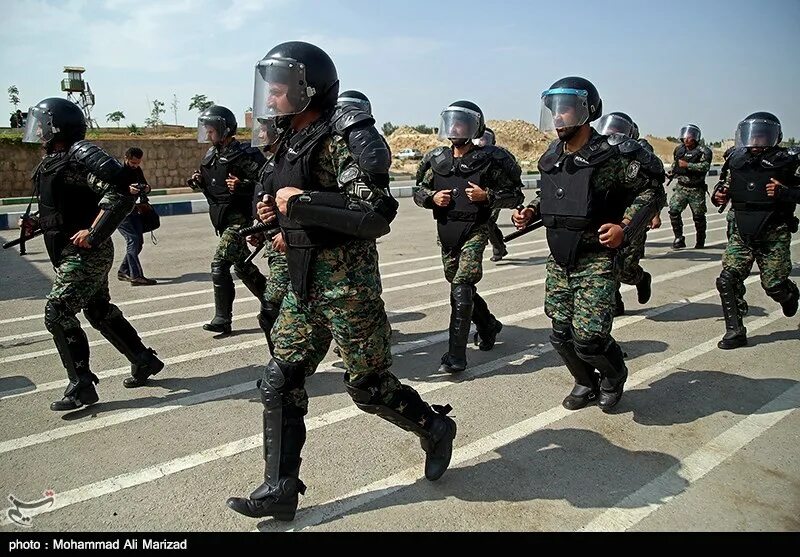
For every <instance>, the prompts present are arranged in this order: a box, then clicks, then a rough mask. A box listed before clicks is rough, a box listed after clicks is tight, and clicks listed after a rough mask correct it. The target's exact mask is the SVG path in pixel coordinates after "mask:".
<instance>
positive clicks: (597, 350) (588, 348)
mask: <svg viewBox="0 0 800 557" xmlns="http://www.w3.org/2000/svg"><path fill="white" fill-rule="evenodd" d="M572 341H573V342H574V343H575V352H577V354H578V355H579V356H580V357H581V358H583V359H584V360H586V359H587V358H593V357H596V356H601V355H603V354H605V353H606V350H608V346H609V344H611V337H592V338H591V339H589V340H580V339H578V338H577V337H575V336H574V335H573V340H572Z"/></svg>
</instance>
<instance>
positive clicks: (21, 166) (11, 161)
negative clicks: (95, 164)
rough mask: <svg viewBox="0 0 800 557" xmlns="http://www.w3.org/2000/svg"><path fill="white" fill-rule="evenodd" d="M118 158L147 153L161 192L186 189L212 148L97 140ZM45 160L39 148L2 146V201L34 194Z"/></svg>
mask: <svg viewBox="0 0 800 557" xmlns="http://www.w3.org/2000/svg"><path fill="white" fill-rule="evenodd" d="M93 143H96V144H97V145H99V146H100V147H102V148H103V149H105V150H106V151H108V152H109V153H111V154H112V155H114V156H115V157H119V158H120V160H121V159H122V157H123V155H124V154H125V150H126V149H127V148H128V147H134V146H135V147H139V148H141V149H142V150H143V151H144V159H143V161H142V169H143V170H144V175H145V177H146V178H147V181H148V182H149V183H150V184H151V185H152V186H153V187H157V188H175V187H183V186H185V185H186V179H187V178H188V177H189V176H191V175H192V172H194V170H195V169H197V167H198V166H199V164H200V159H201V158H202V157H203V155H204V154H205V152H206V151H207V150H208V147H209V145H206V144H199V143H197V140H195V139H147V138H137V137H125V138H121V139H98V140H93ZM40 159H41V150H40V148H39V147H38V146H37V145H29V144H8V143H0V198H2V197H22V196H26V195H29V194H30V191H31V181H30V177H31V173H32V172H33V169H34V168H35V167H36V165H37V164H38V163H39V160H40Z"/></svg>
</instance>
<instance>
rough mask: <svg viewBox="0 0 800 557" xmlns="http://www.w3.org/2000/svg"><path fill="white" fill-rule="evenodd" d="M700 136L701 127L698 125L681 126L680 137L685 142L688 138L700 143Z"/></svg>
mask: <svg viewBox="0 0 800 557" xmlns="http://www.w3.org/2000/svg"><path fill="white" fill-rule="evenodd" d="M700 137H701V134H700V128H698V127H697V126H684V127H682V128H681V134H680V138H681V141H683V142H684V143H686V141H687V140H689V141H692V140H693V141H694V142H695V143H699V141H700Z"/></svg>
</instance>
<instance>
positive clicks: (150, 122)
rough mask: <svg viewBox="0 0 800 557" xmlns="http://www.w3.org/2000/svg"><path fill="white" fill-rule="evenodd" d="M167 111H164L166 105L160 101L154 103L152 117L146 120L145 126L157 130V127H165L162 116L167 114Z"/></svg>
mask: <svg viewBox="0 0 800 557" xmlns="http://www.w3.org/2000/svg"><path fill="white" fill-rule="evenodd" d="M166 112H167V111H166V110H164V103H163V102H161V101H160V100H158V99H155V100H154V101H153V110H151V111H150V117H148V118H145V120H144V125H145V126H147V127H149V128H155V127H156V126H163V125H164V121H163V120H162V119H161V115H162V114H165V113H166Z"/></svg>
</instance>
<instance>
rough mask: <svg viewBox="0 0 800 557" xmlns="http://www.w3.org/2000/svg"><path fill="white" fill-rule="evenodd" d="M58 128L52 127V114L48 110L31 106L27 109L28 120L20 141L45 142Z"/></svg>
mask: <svg viewBox="0 0 800 557" xmlns="http://www.w3.org/2000/svg"><path fill="white" fill-rule="evenodd" d="M56 133H58V130H57V129H56V128H54V127H53V116H52V114H50V112H49V111H48V110H45V109H42V108H39V107H31V108H29V109H28V120H27V122H26V123H25V131H24V132H23V134H22V141H23V142H25V143H47V142H48V141H50V140H51V139H53V136H55V134H56Z"/></svg>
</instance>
